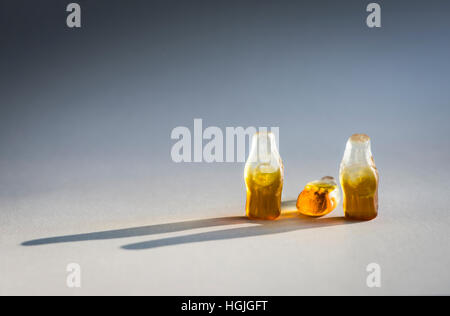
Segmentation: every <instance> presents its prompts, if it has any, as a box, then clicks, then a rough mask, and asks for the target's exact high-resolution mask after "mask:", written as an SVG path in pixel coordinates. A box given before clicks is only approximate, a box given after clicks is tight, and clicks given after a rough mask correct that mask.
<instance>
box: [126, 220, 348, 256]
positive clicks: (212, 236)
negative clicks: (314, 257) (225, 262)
mask: <svg viewBox="0 0 450 316" xmlns="http://www.w3.org/2000/svg"><path fill="white" fill-rule="evenodd" d="M352 223H355V221H349V220H347V219H345V218H344V217H327V218H323V219H320V218H310V217H306V216H295V217H292V216H288V217H285V218H281V219H279V220H277V221H271V222H264V223H262V224H261V225H255V226H249V227H240V228H232V229H224V230H219V231H212V232H204V233H197V234H191V235H186V236H177V237H169V238H162V239H156V240H150V241H145V242H139V243H134V244H129V245H125V246H123V247H122V249H126V250H145V249H152V248H158V247H165V246H173V245H180V244H187V243H196V242H203V241H213V240H225V239H235V238H244V237H253V236H261V235H272V234H280V233H286V232H290V231H296V230H303V229H312V228H320V227H327V226H336V225H345V224H352Z"/></svg>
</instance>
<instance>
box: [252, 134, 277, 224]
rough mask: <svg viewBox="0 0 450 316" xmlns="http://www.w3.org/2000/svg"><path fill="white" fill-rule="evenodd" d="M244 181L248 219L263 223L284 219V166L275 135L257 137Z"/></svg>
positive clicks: (255, 137)
mask: <svg viewBox="0 0 450 316" xmlns="http://www.w3.org/2000/svg"><path fill="white" fill-rule="evenodd" d="M244 178H245V185H246V189H247V201H246V205H245V212H246V215H247V217H249V218H251V219H263V220H274V219H276V218H278V217H279V216H280V215H281V192H282V189H283V163H282V161H281V158H280V156H279V154H278V149H277V147H276V143H275V137H274V135H273V134H272V133H257V134H255V135H254V136H253V138H252V148H251V151H250V155H249V158H248V159H247V163H246V165H245V172H244Z"/></svg>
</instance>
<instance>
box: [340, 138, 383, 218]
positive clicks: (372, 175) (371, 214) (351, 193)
mask: <svg viewBox="0 0 450 316" xmlns="http://www.w3.org/2000/svg"><path fill="white" fill-rule="evenodd" d="M340 181H341V186H342V191H343V200H344V205H343V207H344V214H345V217H347V218H351V219H357V220H371V219H373V218H375V217H377V215H378V171H377V168H376V166H375V162H374V160H373V157H372V152H371V148H370V138H369V136H367V135H365V134H354V135H352V136H351V137H350V138H349V139H348V141H347V145H346V147H345V152H344V157H343V159H342V162H341V167H340Z"/></svg>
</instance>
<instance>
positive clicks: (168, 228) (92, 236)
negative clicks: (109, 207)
mask: <svg viewBox="0 0 450 316" xmlns="http://www.w3.org/2000/svg"><path fill="white" fill-rule="evenodd" d="M241 223H249V220H248V219H247V218H245V217H243V216H233V217H218V218H208V219H201V220H193V221H183V222H175V223H167V224H157V225H150V226H140V227H131V228H124V229H115V230H106V231H100V232H92V233H85V234H76V235H66V236H56V237H49V238H41V239H34V240H29V241H25V242H23V243H22V246H39V245H47V244H58V243H69V242H78V241H88V240H106V239H119V238H128V237H139V236H149V235H156V234H164V233H173V232H179V231H184V230H190V229H196V228H204V227H214V226H223V225H235V224H241Z"/></svg>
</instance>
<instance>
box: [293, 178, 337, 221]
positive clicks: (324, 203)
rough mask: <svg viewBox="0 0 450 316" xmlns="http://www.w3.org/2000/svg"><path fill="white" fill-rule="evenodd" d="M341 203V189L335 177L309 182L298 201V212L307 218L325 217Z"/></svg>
mask: <svg viewBox="0 0 450 316" xmlns="http://www.w3.org/2000/svg"><path fill="white" fill-rule="evenodd" d="M339 201H340V195H339V188H338V185H337V183H336V182H335V180H334V178H333V177H323V178H322V179H321V180H319V181H312V182H309V183H308V184H307V185H306V186H305V188H304V189H303V191H302V192H301V193H300V195H299V196H298V199H297V209H298V211H299V212H300V213H301V214H303V215H307V216H314V217H319V216H324V215H326V214H329V213H330V212H332V211H333V210H334V209H335V208H336V206H337V205H338V203H339Z"/></svg>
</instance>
